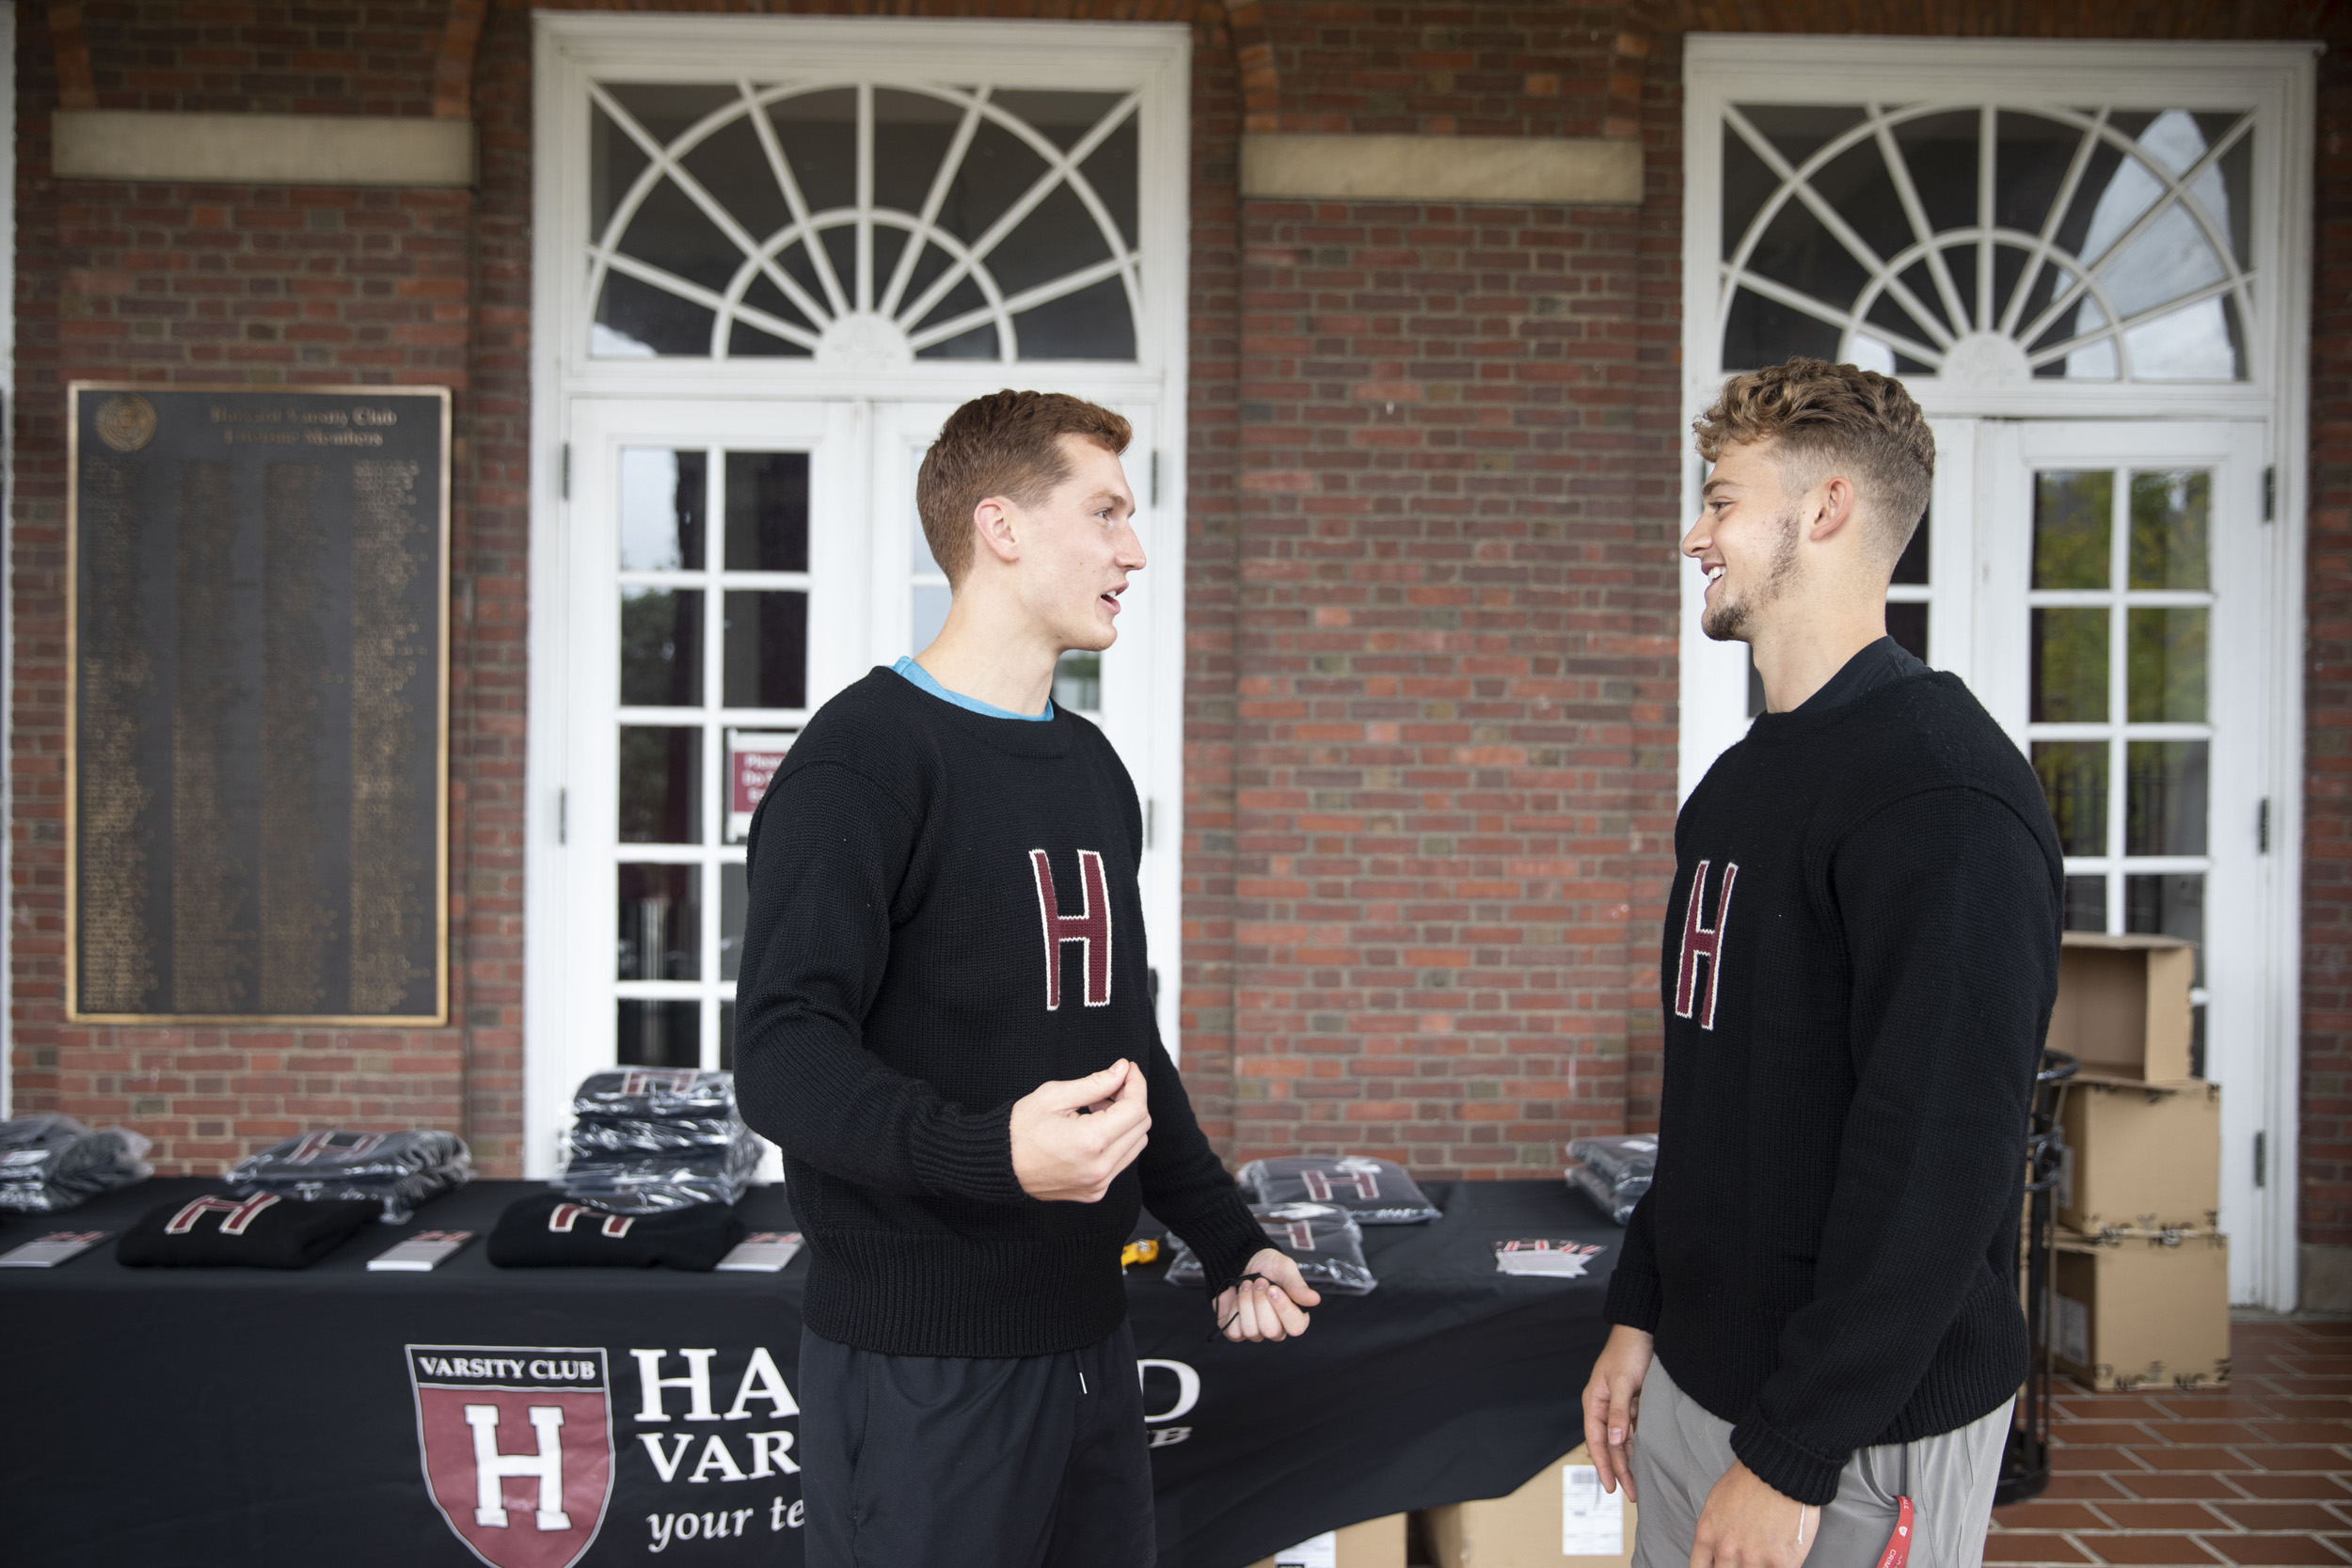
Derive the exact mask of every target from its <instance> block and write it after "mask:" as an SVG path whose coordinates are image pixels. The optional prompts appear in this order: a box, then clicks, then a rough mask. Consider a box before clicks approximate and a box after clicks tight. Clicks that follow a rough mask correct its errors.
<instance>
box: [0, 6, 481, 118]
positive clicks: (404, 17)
mask: <svg viewBox="0 0 2352 1568" xmlns="http://www.w3.org/2000/svg"><path fill="white" fill-rule="evenodd" d="M46 9H48V8H47V7H44V6H37V5H35V6H23V7H20V8H19V10H20V11H23V12H29V13H31V17H30V18H28V20H29V21H30V22H31V24H32V25H34V26H36V27H41V24H40V21H39V20H38V19H39V18H40V14H41V13H42V12H43V11H45V10H46ZM79 9H80V11H81V13H82V36H83V37H84V39H86V40H87V42H88V44H89V46H90V79H91V85H92V86H93V87H96V88H97V91H98V103H99V107H101V108H106V109H183V110H194V109H211V110H220V111H224V112H227V113H231V114H285V115H426V114H430V113H432V110H433V69H432V60H433V55H434V52H435V50H436V49H437V46H438V44H439V42H440V34H441V27H442V24H443V23H444V22H445V21H446V20H447V19H448V15H449V5H448V0H358V3H352V0H336V3H335V4H323V3H320V0H310V3H297V4H291V5H289V4H276V5H257V4H250V3H246V0H234V3H230V0H111V3H109V0H82V4H81V6H80V7H79ZM42 30H43V31H44V32H45V31H46V29H45V27H43V28H42Z"/></svg>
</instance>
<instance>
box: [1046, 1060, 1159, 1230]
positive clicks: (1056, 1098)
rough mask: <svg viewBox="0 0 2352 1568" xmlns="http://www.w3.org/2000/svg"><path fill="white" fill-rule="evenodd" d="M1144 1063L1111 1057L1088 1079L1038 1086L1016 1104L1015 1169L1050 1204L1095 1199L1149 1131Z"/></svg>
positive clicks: (1138, 1149)
mask: <svg viewBox="0 0 2352 1568" xmlns="http://www.w3.org/2000/svg"><path fill="white" fill-rule="evenodd" d="M1144 1096H1145V1089H1144V1082H1143V1069H1141V1068H1139V1067H1137V1066H1136V1064H1135V1063H1133V1062H1114V1063H1112V1064H1111V1065H1110V1066H1109V1067H1106V1068H1104V1069H1103V1070H1102V1071H1100V1072H1098V1073H1095V1074H1094V1075H1093V1076H1091V1077H1088V1078H1071V1079H1064V1080H1061V1081H1059V1082H1057V1083H1052V1084H1040V1085H1038V1086H1037V1087H1036V1088H1035V1089H1033V1090H1031V1091H1030V1092H1029V1093H1027V1094H1025V1095H1024V1096H1022V1097H1021V1099H1019V1100H1017V1101H1014V1102H1013V1107H1012V1129H1011V1131H1012V1174H1013V1177H1014V1179H1015V1180H1018V1181H1019V1182H1020V1183H1021V1190H1022V1191H1023V1192H1025V1193H1026V1194H1028V1195H1029V1196H1031V1197H1034V1198H1040V1199H1042V1200H1043V1201H1045V1202H1047V1203H1096V1202H1099V1201H1101V1199H1102V1196H1103V1195H1104V1193H1106V1192H1108V1191H1110V1187H1111V1182H1112V1181H1113V1180H1116V1179H1117V1178H1118V1176H1119V1173H1120V1171H1122V1170H1125V1169H1126V1168H1127V1167H1128V1166H1129V1165H1131V1164H1134V1163H1135V1159H1136V1155H1138V1154H1140V1153H1142V1152H1143V1146H1144V1143H1145V1141H1146V1140H1147V1139H1149V1138H1150V1137H1151V1135H1152V1112H1151V1110H1150V1108H1149V1107H1148V1106H1147V1105H1146V1104H1145V1102H1144Z"/></svg>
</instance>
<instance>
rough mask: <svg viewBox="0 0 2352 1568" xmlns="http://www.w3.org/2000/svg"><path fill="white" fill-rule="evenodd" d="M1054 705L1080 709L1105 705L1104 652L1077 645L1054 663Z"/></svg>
mask: <svg viewBox="0 0 2352 1568" xmlns="http://www.w3.org/2000/svg"><path fill="white" fill-rule="evenodd" d="M1054 705H1055V706H1056V707H1067V708H1075V709H1076V710H1077V711H1078V712H1080V713H1095V712H1099V711H1101V709H1102V706H1103V656H1102V655H1101V654H1098V653H1089V652H1086V651H1084V650H1081V649H1077V648H1073V649H1071V650H1070V651H1069V652H1068V653H1066V654H1064V655H1062V656H1061V657H1060V659H1059V660H1057V662H1056V663H1055V665H1054Z"/></svg>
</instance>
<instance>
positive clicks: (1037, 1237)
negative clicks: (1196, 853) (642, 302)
mask: <svg viewBox="0 0 2352 1568" xmlns="http://www.w3.org/2000/svg"><path fill="white" fill-rule="evenodd" d="M1127 440H1128V427H1127V421H1126V420H1123V419H1121V418H1120V417H1119V416H1118V415H1117V414H1115V413H1112V412H1111V411H1110V410H1108V409H1105V408H1101V407H1098V406H1096V405H1095V404H1089V403H1085V402H1082V401H1080V400H1079V399H1076V398H1072V397H1064V396H1060V395H1057V394H1050V393H1040V392H1009V391H1008V392H998V393H995V394H993V395H992V396H989V397H984V398H976V399H974V400H973V401H972V402H970V403H967V404H964V405H963V406H962V407H961V408H959V409H957V410H956V411H955V413H954V414H953V415H951V416H950V417H949V418H948V420H947V422H946V426H945V427H944V428H942V430H941V431H940V434H939V439H938V440H937V441H936V442H935V443H934V444H933V445H932V447H931V450H930V453H929V454H928V455H927V456H926V457H925V458H924V461H923V467H922V470H921V473H920V474H919V476H918V478H917V481H916V499H917V505H918V507H919V509H920V511H921V513H922V519H923V531H924V536H925V538H926V539H927V540H928V541H929V543H930V547H931V553H932V555H933V557H934V558H935V559H936V560H937V561H938V562H939V563H940V565H941V566H942V568H944V569H945V570H946V573H947V575H948V578H949V580H950V581H951V583H952V584H953V586H954V594H955V597H954V601H953V606H952V608H951V609H950V610H949V612H948V615H947V622H946V626H945V627H944V628H943V629H942V630H941V632H940V634H939V637H938V639H937V641H934V642H932V643H931V645H930V647H929V648H927V649H925V650H924V651H923V653H922V655H921V657H920V658H919V660H918V659H912V658H910V659H901V660H900V661H899V662H898V667H897V668H896V669H893V670H879V669H878V670H876V671H874V672H873V673H871V674H869V675H867V676H866V678H865V679H863V680H861V681H859V682H858V683H857V684H856V685H854V686H852V687H850V689H848V690H846V691H844V692H842V693H841V694H840V695H839V696H837V697H835V698H834V700H833V701H831V702H830V703H827V704H826V705H825V706H824V708H823V709H822V710H821V711H820V712H818V714H817V716H816V717H815V718H814V719H812V720H811V721H809V724H808V727H807V728H806V729H805V730H803V732H802V733H801V735H800V736H799V738H798V739H797V740H796V741H795V742H794V743H793V746H792V750H791V752H790V753H789V754H788V756H787V758H786V760H785V763H784V766H783V767H782V768H778V769H777V772H776V775H775V779H774V781H773V782H772V783H771V785H770V787H769V790H768V795H767V798H766V799H765V800H762V801H761V802H760V806H759V810H758V812H757V814H756V815H755V817H754V819H753V823H752V833H751V841H750V847H749V848H748V850H747V851H746V856H747V860H748V863H749V870H748V875H749V881H750V898H751V902H750V911H749V915H748V918H747V920H746V923H745V926H744V932H743V964H742V978H741V982H740V985H739V997H738V1004H737V1006H738V1012H739V1017H740V1019H741V1021H742V1022H741V1025H740V1043H739V1047H738V1049H737V1060H738V1067H737V1092H738V1097H739V1101H740V1102H741V1104H742V1106H743V1113H744V1117H745V1118H746V1119H747V1120H748V1121H750V1123H751V1124H752V1125H753V1126H754V1127H755V1128H757V1129H758V1130H759V1131H760V1132H764V1133H766V1134H767V1135H768V1136H769V1137H771V1138H772V1139H774V1140H775V1142H776V1143H777V1144H778V1145H780V1146H781V1147H782V1148H783V1149H784V1153H785V1160H786V1170H787V1176H788V1178H789V1180H790V1183H791V1192H792V1202H793V1212H794V1214H795V1216H796V1217H797V1218H798V1220H799V1221H800V1225H801V1228H802V1230H803V1233H804V1234H805V1235H806V1236H807V1238H808V1246H809V1254H810V1262H809V1273H808V1285H807V1291H806V1295H805V1298H804V1306H803V1319H804V1322H805V1324H806V1327H805V1329H804V1330H803V1335H802V1338H801V1361H800V1385H801V1403H802V1409H803V1415H802V1426H801V1449H800V1457H801V1464H802V1474H801V1481H802V1490H803V1497H805V1499H806V1501H807V1505H808V1508H807V1521H808V1524H807V1529H808V1534H807V1558H808V1561H809V1563H810V1564H811V1568H850V1565H853V1564H854V1565H857V1568H951V1565H953V1568H961V1565H964V1564H971V1563H982V1562H985V1563H989V1564H992V1565H996V1568H1038V1565H1050V1568H1144V1565H1147V1564H1149V1563H1151V1562H1152V1560H1153V1557H1154V1551H1155V1548H1154V1544H1153V1538H1152V1471H1151V1464H1150V1460H1149V1457H1148V1455H1147V1452H1146V1449H1145V1437H1144V1430H1143V1409H1142V1402H1141V1391H1140V1386H1139V1383H1138V1380H1137V1377H1136V1356H1135V1344H1134V1339H1133V1338H1132V1336H1131V1335H1130V1334H1129V1332H1128V1328H1127V1324H1126V1289H1125V1285H1124V1283H1123V1282H1122V1279H1121V1276H1120V1261H1119V1259H1120V1247H1121V1244H1122V1243H1124V1242H1125V1241H1126V1238H1127V1235H1128V1232H1129V1231H1130V1230H1131V1229H1132V1227H1134V1225H1135V1222H1136V1213H1137V1211H1138V1209H1139V1207H1140V1206H1141V1204H1142V1203H1143V1202H1146V1201H1148V1202H1149V1203H1150V1205H1151V1208H1152V1213H1153V1214H1154V1215H1156V1216H1157V1217H1158V1218H1160V1219H1161V1220H1164V1221H1166V1222H1167V1223H1168V1225H1170V1226H1172V1227H1175V1229H1176V1231H1177V1233H1178V1234H1179V1235H1181V1236H1183V1237H1184V1239H1185V1240H1186V1241H1188V1242H1190V1243H1192V1246H1193V1249H1194V1251H1195V1252H1196V1253H1197V1254H1198V1255H1199V1256H1200V1260H1201V1263H1202V1265H1203V1267H1204V1269H1205V1271H1206V1273H1207V1275H1208V1283H1209V1289H1210V1291H1212V1292H1213V1293H1214V1301H1213V1305H1214V1307H1215V1310H1216V1322H1217V1323H1218V1324H1219V1325H1221V1326H1222V1327H1223V1329H1224V1332H1225V1334H1226V1336H1227V1338H1233V1339H1243V1338H1248V1339H1280V1338H1285V1337H1286V1336H1289V1335H1294V1334H1298V1333H1302V1332H1304V1331H1305V1329H1306V1327H1307V1316H1306V1313H1305V1312H1304V1311H1303V1310H1302V1308H1303V1307H1311V1306H1313V1305H1315V1304H1316V1302H1317V1300H1318V1299H1319V1298H1318V1297H1317V1295H1316V1294H1315V1292H1314V1291H1311V1290H1310V1289H1308V1287H1307V1285H1306V1283H1305V1282H1304V1280H1302V1279H1301V1278H1300V1276H1299V1274H1298V1269H1297V1265H1295V1263H1293V1262H1292V1261H1291V1260H1290V1259H1288V1258H1287V1257H1285V1256H1284V1255H1283V1254H1282V1253H1280V1252H1279V1251H1277V1250H1275V1249H1274V1248H1271V1247H1269V1246H1267V1245H1266V1239H1265V1236H1264V1233H1263V1231H1262V1230H1261V1228H1260V1227H1259V1225H1258V1222H1257V1220H1256V1219H1255V1218H1254V1217H1253V1216H1252V1215H1251V1214H1250V1212H1249V1209H1248V1205H1247V1204H1246V1203H1245V1202H1244V1200H1243V1198H1242V1196H1241V1194H1240V1191H1239V1189H1237V1188H1236V1187H1235V1186H1234V1184H1233V1180H1232V1177H1231V1176H1229V1175H1227V1174H1226V1171H1225V1168H1224V1166H1223V1165H1222V1164H1219V1163H1218V1161H1217V1158H1216V1154H1215V1153H1214V1152H1213V1151H1212V1150H1211V1149H1210V1148H1209V1145H1208V1141H1207V1139H1206V1138H1204V1137H1203V1136H1202V1135H1201V1132H1200V1126H1199V1124H1198V1123H1197V1122H1195V1121H1194V1119H1193V1116H1192V1108H1191V1105H1190V1104H1189V1102H1188V1101H1186V1098H1185V1095H1184V1084H1183V1082H1182V1080H1180V1079H1179V1078H1178V1077H1177V1075H1176V1067H1175V1064H1174V1063H1173V1062H1172V1061H1170V1060H1169V1059H1168V1053H1166V1052H1165V1051H1164V1050H1162V1049H1161V1046H1160V1039H1159V1031H1158V1026H1157V1024H1156V1023H1155V1022H1154V1021H1153V1017H1152V999H1151V995H1150V991H1149V987H1148V984H1147V981H1146V975H1147V974H1148V973H1149V969H1148V959H1147V957H1146V954H1145V951H1144V932H1143V914H1142V909H1141V905H1140V902H1139V900H1138V896H1137V894H1136V863H1137V860H1138V858H1139V857H1140V856H1141V854H1142V851H1143V819H1142V812H1141V810H1140V809H1139V807H1138V805H1137V803H1136V791H1135V785H1134V784H1133V782H1132V781H1131V780H1129V778H1128V777H1127V773H1126V770H1125V768H1122V767H1120V762H1119V758H1118V756H1117V755H1116V754H1115V753H1114V752H1112V750H1111V748H1110V743H1109V742H1108V741H1106V740H1105V739H1104V737H1103V734H1102V732H1101V731H1100V730H1098V729H1096V728H1095V727H1094V726H1093V725H1092V724H1089V723H1088V722H1087V721H1085V720H1083V719H1081V718H1079V717H1078V716H1077V715H1076V714H1073V713H1069V712H1066V711H1057V709H1056V708H1055V706H1054V705H1053V702H1052V700H1051V695H1050V694H1051V692H1052V689H1053V679H1054V665H1055V662H1056V660H1057V659H1058V658H1059V657H1060V656H1061V655H1062V653H1063V652H1064V651H1065V650H1067V649H1073V648H1083V649H1102V648H1107V647H1109V646H1110V645H1111V642H1112V641H1113V640H1114V639H1115V638H1116V637H1117V636H1118V631H1117V618H1118V615H1119V612H1120V608H1119V597H1120V594H1122V593H1124V592H1125V590H1126V586H1127V579H1128V578H1129V576H1130V575H1131V574H1132V573H1135V572H1138V571H1141V570H1142V569H1143V565H1144V554H1143V549H1142V546H1141V544H1140V542H1139V541H1138V540H1137V539H1136V531H1135V529H1134V526H1133V523H1132V518H1133V515H1134V513H1135V497H1134V495H1133V494H1132V492H1130V490H1129V489H1128V487H1127V481H1126V476H1125V474H1124V472H1123V471H1122V469H1121V468H1120V461H1119V454H1120V451H1123V450H1124V449H1125V447H1126V445H1127Z"/></svg>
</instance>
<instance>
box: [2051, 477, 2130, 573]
mask: <svg viewBox="0 0 2352 1568" xmlns="http://www.w3.org/2000/svg"><path fill="white" fill-rule="evenodd" d="M2033 479H2034V490H2033V586H2034V587H2036V588H2105V587H2106V585H2107V540H2108V537H2109V535H2110V533H2111V532H2112V531H2113V528H2114V521H2115V475H2114V474H2113V473H2112V472H2110V471H2108V470H2107V469H2105V468H2097V469H2091V470H2090V471H2087V472H2066V471H2045V472H2042V473H2037V474H2035V475H2034V476H2033Z"/></svg>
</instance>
